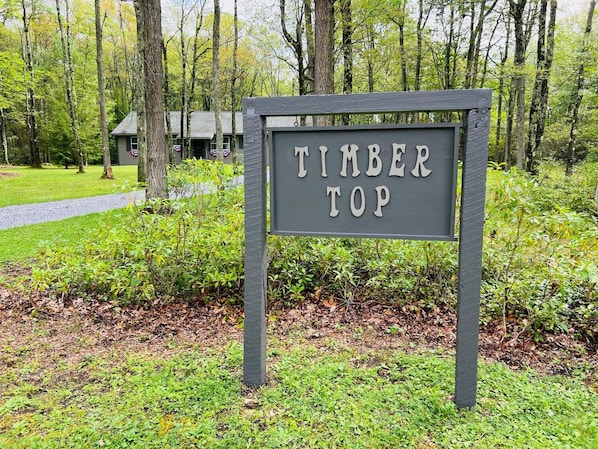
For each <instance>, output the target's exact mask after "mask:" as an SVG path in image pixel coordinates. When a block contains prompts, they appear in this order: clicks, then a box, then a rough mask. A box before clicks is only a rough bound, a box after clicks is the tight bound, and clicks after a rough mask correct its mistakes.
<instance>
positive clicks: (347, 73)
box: [340, 0, 353, 125]
mask: <svg viewBox="0 0 598 449" xmlns="http://www.w3.org/2000/svg"><path fill="white" fill-rule="evenodd" d="M340 9H341V20H342V33H343V34H342V49H343V93H344V94H351V93H352V92H353V42H352V41H353V20H352V17H351V0H341V2H340ZM349 119H350V117H349V115H348V114H344V115H343V125H348V124H349Z"/></svg>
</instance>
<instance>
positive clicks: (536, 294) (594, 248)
mask: <svg viewBox="0 0 598 449" xmlns="http://www.w3.org/2000/svg"><path fill="white" fill-rule="evenodd" d="M560 185H561V184H559V183H558V182H556V181H553V180H551V181H549V182H542V183H540V182H538V181H536V180H534V179H532V178H530V177H528V176H527V175H525V174H523V173H517V172H511V173H501V174H500V175H499V177H498V178H497V182H495V184H494V185H493V186H491V189H490V194H489V198H488V201H487V207H486V209H487V210H486V211H487V219H486V234H487V239H486V242H485V247H484V276H483V298H484V306H485V308H486V318H487V319H491V318H496V317H501V319H502V320H503V322H504V324H505V327H506V325H507V323H508V322H509V321H512V320H516V321H518V322H520V323H522V325H523V327H524V328H529V329H530V330H531V331H532V332H536V333H537V335H538V337H540V335H541V333H542V332H544V331H552V332H575V333H577V334H579V335H581V334H584V335H585V336H588V337H595V334H596V330H597V325H598V310H597V307H596V305H597V301H598V291H597V289H596V285H597V283H598V267H597V266H596V260H598V239H597V238H596V236H597V235H598V226H597V224H596V220H595V219H593V218H592V216H591V214H589V213H588V211H587V207H585V204H589V203H587V202H586V199H587V198H586V196H587V195H588V194H587V193H581V192H584V190H583V189H582V188H579V187H578V186H580V185H583V182H582V181H579V180H571V181H570V183H569V184H567V187H566V188H564V189H561V188H560V187H559V186H560ZM565 192H569V195H567V194H566V193H565ZM576 209H577V210H576ZM583 211H585V212H583Z"/></svg>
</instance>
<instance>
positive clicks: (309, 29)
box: [303, 0, 316, 121]
mask: <svg viewBox="0 0 598 449" xmlns="http://www.w3.org/2000/svg"><path fill="white" fill-rule="evenodd" d="M311 5H312V0H304V1H303V8H304V14H305V41H306V43H307V67H306V68H305V92H306V93H307V94H312V93H314V92H315V90H316V88H315V85H314V83H315V79H316V75H315V70H316V44H315V42H314V39H315V34H314V22H313V19H312V17H313V12H314V11H313V8H312V6H311ZM303 121H305V119H304V118H303Z"/></svg>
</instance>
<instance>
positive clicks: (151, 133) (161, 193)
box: [138, 0, 168, 199]
mask: <svg viewBox="0 0 598 449" xmlns="http://www.w3.org/2000/svg"><path fill="white" fill-rule="evenodd" d="M138 3H139V11H140V15H141V17H142V21H143V38H144V42H143V78H144V89H145V93H144V99H145V122H146V123H145V124H146V136H147V184H146V199H152V198H168V191H167V190H166V151H167V149H166V128H165V125H164V95H163V82H164V73H163V67H162V43H163V40H162V21H161V19H162V10H161V5H160V0H144V1H141V0H139V1H138Z"/></svg>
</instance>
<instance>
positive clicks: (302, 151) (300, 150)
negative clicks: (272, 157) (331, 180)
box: [295, 147, 309, 178]
mask: <svg viewBox="0 0 598 449" xmlns="http://www.w3.org/2000/svg"><path fill="white" fill-rule="evenodd" d="M297 156H299V170H298V171H297V177H298V178H305V176H307V170H306V169H305V156H309V147H295V157H297Z"/></svg>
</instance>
